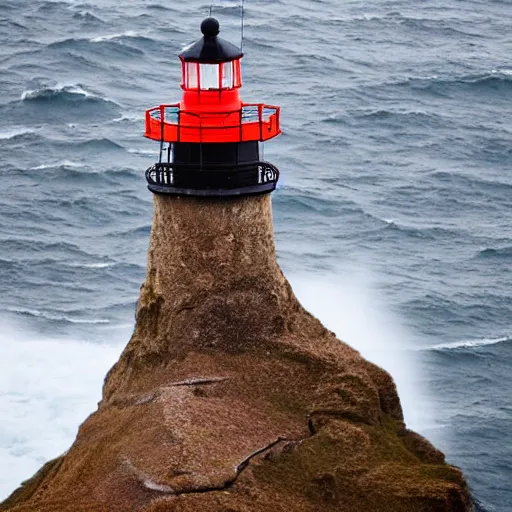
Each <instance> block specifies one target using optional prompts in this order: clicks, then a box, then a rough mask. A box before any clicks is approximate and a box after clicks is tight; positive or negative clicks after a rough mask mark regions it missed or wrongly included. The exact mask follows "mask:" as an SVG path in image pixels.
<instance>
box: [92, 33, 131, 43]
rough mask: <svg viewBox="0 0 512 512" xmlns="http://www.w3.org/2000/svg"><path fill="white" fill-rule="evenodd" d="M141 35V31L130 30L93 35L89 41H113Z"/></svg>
mask: <svg viewBox="0 0 512 512" xmlns="http://www.w3.org/2000/svg"><path fill="white" fill-rule="evenodd" d="M139 36H140V34H139V33H137V32H134V31H133V30H128V31H126V32H120V33H118V34H107V35H104V36H97V37H92V38H91V39H89V41H91V43H102V42H103V41H112V40H115V39H120V38H122V37H139Z"/></svg>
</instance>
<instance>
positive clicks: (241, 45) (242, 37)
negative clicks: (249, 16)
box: [240, 0, 245, 50]
mask: <svg viewBox="0 0 512 512" xmlns="http://www.w3.org/2000/svg"><path fill="white" fill-rule="evenodd" d="M244 2H245V0H242V16H241V18H242V19H241V26H240V50H243V48H244Z"/></svg>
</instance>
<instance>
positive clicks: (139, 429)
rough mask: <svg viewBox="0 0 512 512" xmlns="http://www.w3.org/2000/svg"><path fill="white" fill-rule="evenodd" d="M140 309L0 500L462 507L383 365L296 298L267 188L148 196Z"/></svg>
mask: <svg viewBox="0 0 512 512" xmlns="http://www.w3.org/2000/svg"><path fill="white" fill-rule="evenodd" d="M340 314H342V312H340ZM136 319H137V322H136V327H135V331H134V333H133V336H132V338H131V340H130V342H129V343H128V345H127V347H126V349H125V350H124V352H123V354H122V355H121V358H120V360H119V361H118V363H117V364H116V365H115V366H114V367H113V368H112V370H111V371H110V372H109V374H108V375H107V377H106V379H105V385H104V389H103V399H102V401H101V402H100V404H99V407H98V410H97V411H96V412H95V413H93V414H92V415H91V416H90V417H89V418H88V419H87V420H86V421H85V422H84V423H83V425H82V426H81V427H80V429H79V432H78V435H77V438H76V441H75V443H74V444H73V446H72V447H71V448H70V450H69V451H68V452H67V453H66V454H64V455H63V456H62V457H60V458H58V459H56V460H54V461H51V462H49V463H47V464H46V465H45V466H44V467H43V468H42V469H41V470H40V471H39V472H38V473H37V474H36V475H35V476H34V477H33V478H32V479H31V480H28V481H27V482H25V483H23V484H22V486H21V487H20V488H19V489H18V490H17V491H15V492H14V493H13V494H12V495H11V496H10V497H9V498H8V499H7V500H6V501H5V502H4V503H3V504H1V505H0V510H1V511H7V510H8V511H12V512H36V511H37V512H58V511H59V512H82V511H83V512H86V511H87V512H107V511H108V512H121V511H126V512H135V511H141V512H168V511H169V512H170V511H173V512H198V511H209V512H216V511H219V512H220V511H224V512H249V511H251V512H253V511H268V512H279V511H283V512H290V511H294V512H303V511H304V512H306V511H308V512H313V511H315V512H328V511H343V512H361V511H364V512H427V511H428V512H448V511H453V512H466V511H470V510H471V505H470V498H469V493H468V491H467V488H466V484H465V482H464V479H463V477H462V474H461V472H460V471H459V470H458V469H457V468H455V467H453V466H450V465H447V464H446V463H445V462H444V456H443V454H442V453H441V452H439V451H438V450H436V449H435V448H434V447H433V446H432V445H431V444H430V443H429V442H428V441H426V440H425V439H423V438H422V437H421V436H419V435H417V434H415V433H413V432H411V431H409V430H407V429H406V427H405V425H404V422H403V417H402V411H401V407H400V401H399V398H398V396H397V392H396V388H395V385H394V383H393V381H392V379H391V377H390V376H389V375H388V374H387V373H386V372H385V371H383V370H381V369H380V368H378V367H376V366H375V365H373V364H371V363H369V362H368V361H366V360H365V359H363V358H362V357H361V356H360V354H359V353H358V352H357V351H355V350H353V349H352V348H350V347H349V346H348V345H346V344H344V343H343V342H341V341H339V340H338V339H336V337H335V336H334V334H333V333H332V332H330V331H328V330H327V329H325V328H324V327H323V326H322V324H321V323H320V322H319V321H318V320H317V319H316V318H314V317H313V316H312V315H310V314H309V313H307V312H306V311H305V310H304V309H303V308H302V307H301V305H300V304H299V302H298V301H297V299H296V298H295V296H294V294H293V292H292V289H291V288H290V286H289V284H288V282H287V281H286V279H285V277H284V276H283V274H282V272H281V270H280V269H279V267H278V265H277V262H276V257H275V250H274V239H273V229H272V214H271V203H270V196H268V195H266V196H257V197H248V198H241V199H231V200H206V199H201V200H198V199H193V198H169V197H161V196H155V214H154V220H153V227H152V233H151V241H150V248H149V258H148V269H147V277H146V281H145V283H144V285H143V286H142V288H141V294H140V299H139V301H138V305H137V314H136Z"/></svg>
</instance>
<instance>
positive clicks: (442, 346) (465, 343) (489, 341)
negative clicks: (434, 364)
mask: <svg viewBox="0 0 512 512" xmlns="http://www.w3.org/2000/svg"><path fill="white" fill-rule="evenodd" d="M511 339H512V338H509V337H508V336H502V337H500V338H480V339H476V340H461V341H453V342H449V343H439V344H438V345H433V346H431V347H423V348H422V349H421V350H456V349H458V348H478V347H485V346H487V345H497V344H498V343H504V342H507V341H511Z"/></svg>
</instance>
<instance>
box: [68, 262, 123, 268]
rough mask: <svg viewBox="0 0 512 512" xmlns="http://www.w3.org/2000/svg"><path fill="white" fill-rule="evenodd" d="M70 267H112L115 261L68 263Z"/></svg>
mask: <svg viewBox="0 0 512 512" xmlns="http://www.w3.org/2000/svg"><path fill="white" fill-rule="evenodd" d="M66 265H67V266H68V267H73V268H110V267H113V266H114V265H115V263H106V262H104V263H78V262H77V263H66Z"/></svg>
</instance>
